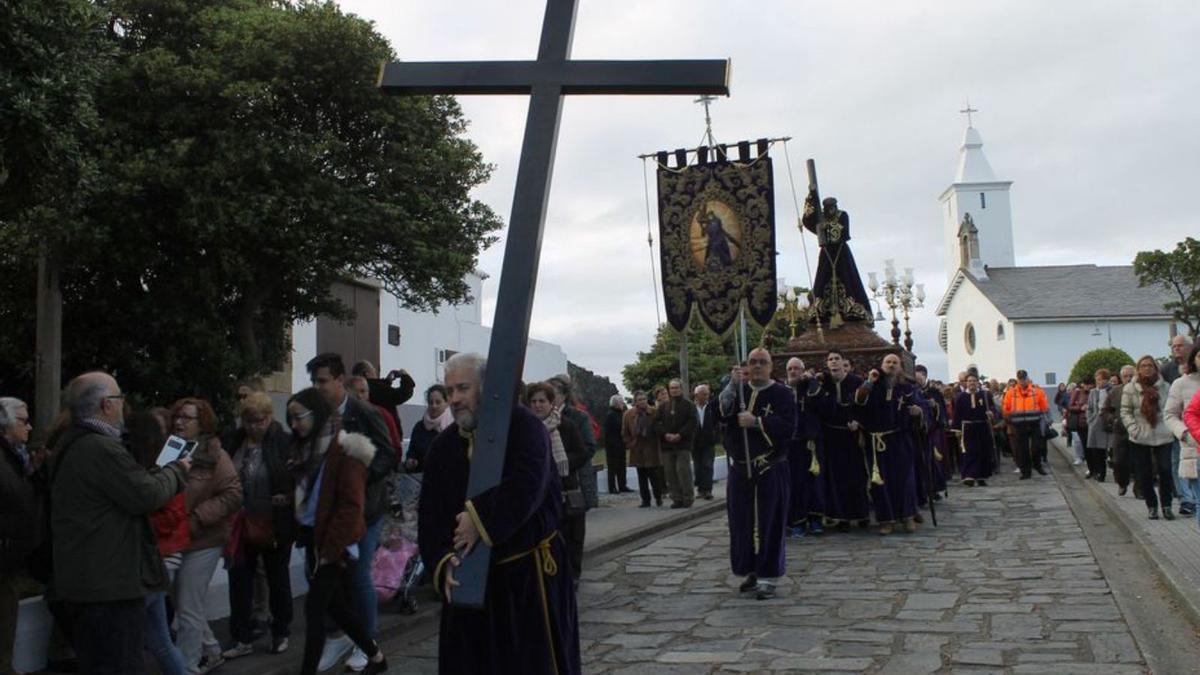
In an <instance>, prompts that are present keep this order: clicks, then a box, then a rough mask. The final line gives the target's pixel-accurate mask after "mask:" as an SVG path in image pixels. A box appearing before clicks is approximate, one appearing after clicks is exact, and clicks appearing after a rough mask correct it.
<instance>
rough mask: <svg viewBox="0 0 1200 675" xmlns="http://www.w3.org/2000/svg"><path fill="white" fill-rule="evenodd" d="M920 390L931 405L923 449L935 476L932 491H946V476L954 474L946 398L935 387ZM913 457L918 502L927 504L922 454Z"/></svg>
mask: <svg viewBox="0 0 1200 675" xmlns="http://www.w3.org/2000/svg"><path fill="white" fill-rule="evenodd" d="M920 392H921V396H922V397H924V398H925V400H926V401H927V402H928V405H929V425H928V428H927V430H926V436H925V438H926V441H927V442H926V443H925V447H924V448H921V450H923V451H924V453H925V459H924V461H925V462H928V464H929V474H930V475H931V476H932V477H933V490H932V492H945V490H946V476H952V475H954V471H953V468H952V467H951V465H950V464H949V462H951V461H953V458H952V457H951V454H952V453H950V452H948V451H947V449H946V445H947V443H946V417H947V415H946V398H945V397H944V396H942V392H940V391H938V390H937V389H935V388H933V387H926V388H924V389H921V390H920ZM936 455H941V456H942V459H941V460H940V461H939V460H938V459H937V458H936ZM913 459H914V460H915V461H916V464H915V465H914V467H915V469H916V472H917V473H916V475H917V503H918V504H919V505H921V506H925V503H926V502H927V501H928V497H927V495H928V494H929V492H930V490H929V489H927V488H926V487H925V472H924V470H923V469H922V466H923V465H922V463H921V457H920V455H915V456H914V457H913Z"/></svg>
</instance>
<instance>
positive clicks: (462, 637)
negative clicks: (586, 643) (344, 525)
mask: <svg viewBox="0 0 1200 675" xmlns="http://www.w3.org/2000/svg"><path fill="white" fill-rule="evenodd" d="M471 445H472V443H471V441H470V439H469V437H468V436H466V435H464V434H461V433H460V432H459V427H458V425H457V424H452V425H451V426H450V427H448V428H447V429H446V430H445V431H443V432H442V433H441V434H439V435H438V437H437V438H436V439H434V441H433V445H432V446H431V447H430V450H429V454H428V456H427V458H426V464H425V478H424V483H423V484H422V486H421V500H420V505H419V510H418V514H419V515H418V545H419V546H420V551H421V556H422V558H423V559H424V561H425V564H426V568H427V569H428V570H429V571H430V573H431V574H432V575H433V577H432V578H433V580H434V581H433V583H434V588H435V589H436V590H437V591H438V595H439V596H442V584H443V582H444V579H445V572H446V568H447V560H448V559H449V557H450V555H451V554H452V553H453V546H454V544H453V539H454V528H455V516H457V515H458V514H459V513H462V512H463V511H464V510H465V511H467V512H468V513H469V514H470V515H471V518H472V520H474V521H475V524H476V528H477V529H478V530H479V531H480V537H481V539H483V540H484V541H486V542H488V543H490V544H491V545H492V546H493V549H492V569H491V572H490V574H489V577H488V587H487V598H486V600H485V602H486V607H485V609H482V610H473V609H465V608H459V607H454V606H452V605H449V604H446V603H445V602H444V601H443V603H442V616H441V624H440V633H439V635H438V671H439V672H440V673H446V674H450V673H455V674H457V673H512V674H513V675H518V674H519V675H526V674H528V673H559V674H560V675H561V674H574V673H579V672H581V665H580V656H579V624H578V617H577V614H576V606H575V593H574V591H573V589H572V584H571V570H570V567H569V565H568V564H567V549H566V544H565V542H564V541H563V538H562V535H561V534H559V533H558V527H559V520H560V519H561V518H562V506H561V504H562V490H561V487H560V484H559V480H558V475H557V473H556V472H555V469H554V464H553V461H552V459H551V450H550V437H549V436H548V435H547V433H546V427H545V426H544V425H543V424H542V422H541V420H539V419H537V417H535V416H534V415H533V413H531V412H530V411H528V410H526V409H525V408H522V407H517V408H515V409H514V410H513V416H512V423H511V426H510V428H509V434H508V448H507V451H506V453H505V457H504V471H503V477H502V478H501V481H500V484H499V485H497V486H496V487H494V488H492V489H490V490H488V491H486V492H484V493H482V494H479V495H477V496H476V497H475V498H473V499H471V500H470V502H469V503H468V502H467V500H466V499H465V495H466V491H467V479H468V475H469V473H470V469H471V462H470V458H469V452H470V450H469V448H470V446H471Z"/></svg>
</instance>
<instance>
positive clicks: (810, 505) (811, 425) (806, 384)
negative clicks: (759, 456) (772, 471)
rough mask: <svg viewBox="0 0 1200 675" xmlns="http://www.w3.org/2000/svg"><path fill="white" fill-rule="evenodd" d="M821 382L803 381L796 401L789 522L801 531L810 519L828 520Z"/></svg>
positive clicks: (790, 446) (790, 448) (790, 445)
mask: <svg viewBox="0 0 1200 675" xmlns="http://www.w3.org/2000/svg"><path fill="white" fill-rule="evenodd" d="M820 392H821V389H820V382H818V381H817V380H815V379H809V380H801V381H800V382H799V383H797V385H796V388H795V390H794V395H795V397H796V433H795V435H794V436H792V439H791V440H790V441H788V465H789V466H790V468H791V476H792V485H791V501H790V506H789V508H788V522H789V523H790V524H791V525H792V526H793V527H799V526H801V525H804V524H805V523H807V522H808V519H809V518H822V517H824V516H825V481H824V479H823V478H822V477H821V472H822V471H824V464H825V453H824V448H823V445H822V439H821V418H820V417H818V416H817V412H816V410H817V406H818V405H819V396H820Z"/></svg>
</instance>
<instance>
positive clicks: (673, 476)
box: [654, 379, 696, 509]
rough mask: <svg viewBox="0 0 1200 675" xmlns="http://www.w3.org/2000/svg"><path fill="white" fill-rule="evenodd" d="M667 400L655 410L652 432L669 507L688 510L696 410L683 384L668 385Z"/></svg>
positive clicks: (675, 381) (675, 382) (692, 495)
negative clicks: (685, 392)
mask: <svg viewBox="0 0 1200 675" xmlns="http://www.w3.org/2000/svg"><path fill="white" fill-rule="evenodd" d="M667 393H668V394H670V399H668V401H667V402H666V403H665V404H663V405H660V406H658V409H657V410H655V411H654V433H655V434H657V435H658V443H659V445H658V447H659V451H660V453H661V454H662V463H663V471H664V473H666V475H667V492H668V493H670V495H671V508H673V509H685V508H689V507H691V505H692V503H693V502H694V500H695V492H694V490H693V487H692V437H693V436H695V434H696V409H695V408H693V407H692V404H691V403H690V402H688V400H687V399H686V398H684V397H683V382H681V381H679V380H678V379H675V380H671V381H670V382H669V383H668V384H667Z"/></svg>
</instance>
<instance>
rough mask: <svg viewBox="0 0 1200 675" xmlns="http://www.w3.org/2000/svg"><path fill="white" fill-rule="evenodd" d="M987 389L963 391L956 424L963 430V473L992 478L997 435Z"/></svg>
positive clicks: (956, 403)
mask: <svg viewBox="0 0 1200 675" xmlns="http://www.w3.org/2000/svg"><path fill="white" fill-rule="evenodd" d="M988 398H989V397H988V395H987V394H986V393H984V392H981V391H980V392H975V393H974V394H970V393H968V392H965V391H964V392H961V393H959V395H958V396H956V397H955V398H954V428H955V429H958V430H959V431H960V432H962V448H961V452H962V454H961V455H959V460H960V465H961V466H962V477H963V478H973V479H975V480H979V479H984V480H986V479H988V478H990V477H991V475H992V472H993V471H995V466H993V465H994V464H995V457H996V454H995V446H994V443H995V438H994V437H993V436H992V425H991V423H990V422H989V421H988V418H987V414H988V410H990V409H991V404H990V402H989V401H988Z"/></svg>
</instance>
